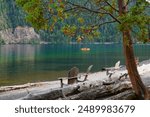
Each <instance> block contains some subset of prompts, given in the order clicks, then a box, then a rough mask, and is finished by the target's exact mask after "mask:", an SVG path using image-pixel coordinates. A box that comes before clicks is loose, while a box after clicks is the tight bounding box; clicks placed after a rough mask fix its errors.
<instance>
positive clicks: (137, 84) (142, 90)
mask: <svg viewBox="0 0 150 117" xmlns="http://www.w3.org/2000/svg"><path fill="white" fill-rule="evenodd" d="M118 7H119V15H120V16H122V15H125V14H126V13H127V6H126V5H125V3H124V0H118ZM124 26H125V28H124V30H123V31H122V34H123V48H124V55H125V60H126V67H127V70H128V74H129V77H130V80H131V83H132V87H133V89H134V91H135V93H136V95H137V96H138V97H139V98H144V99H149V92H148V90H147V88H146V87H145V85H144V84H143V82H142V80H141V77H140V75H139V73H138V70H137V65H136V63H135V56H134V51H133V44H132V39H131V34H130V29H129V28H128V27H127V25H124ZM143 95H144V97H143Z"/></svg>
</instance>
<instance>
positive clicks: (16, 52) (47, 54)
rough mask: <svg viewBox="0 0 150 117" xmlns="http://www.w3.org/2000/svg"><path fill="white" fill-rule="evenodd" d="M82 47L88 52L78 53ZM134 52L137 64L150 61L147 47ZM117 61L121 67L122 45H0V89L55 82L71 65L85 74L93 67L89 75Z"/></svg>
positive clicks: (138, 48)
mask: <svg viewBox="0 0 150 117" xmlns="http://www.w3.org/2000/svg"><path fill="white" fill-rule="evenodd" d="M82 47H89V48H90V49H91V50H90V51H81V50H80V49H81V48H82ZM134 49H135V55H136V56H138V57H139V59H140V61H142V60H146V59H149V58H150V52H149V50H150V45H148V44H147V45H144V44H139V45H134ZM118 60H120V61H121V64H124V56H123V50H122V45H121V44H86V45H85V44H70V45H69V44H68V45H65V44H64V45H63V44H47V45H1V46H0V86H5V85H14V84H24V83H29V82H39V81H49V80H56V79H57V78H58V77H62V76H67V71H68V70H69V69H70V68H72V67H74V66H76V67H78V68H79V69H80V72H86V70H87V67H88V66H89V65H94V66H93V68H92V72H97V71H100V70H101V69H102V68H103V67H109V66H114V64H115V63H116V62H117V61H118Z"/></svg>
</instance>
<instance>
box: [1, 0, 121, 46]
mask: <svg viewBox="0 0 150 117" xmlns="http://www.w3.org/2000/svg"><path fill="white" fill-rule="evenodd" d="M81 2H82V1H81ZM86 22H87V23H88V24H89V22H90V23H92V22H93V19H92V18H91V19H87V21H86ZM70 23H74V19H72V20H70ZM75 24H76V25H78V24H77V23H76V22H75ZM26 26H28V27H29V28H30V24H28V23H27V22H26V20H25V13H24V12H23V11H22V10H21V9H20V8H19V7H18V6H17V5H16V3H15V0H0V40H1V41H0V42H3V41H2V40H5V41H8V40H10V39H7V40H6V39H4V38H5V37H6V38H10V37H11V36H12V35H13V38H16V35H14V33H17V34H21V35H23V34H22V33H24V32H25V33H26V35H28V34H30V33H32V34H33V33H34V34H33V35H28V37H32V38H39V37H40V38H41V40H42V41H46V42H52V43H66V42H70V40H71V41H76V39H75V38H72V39H70V38H68V37H66V36H64V34H63V33H62V32H61V31H60V30H61V29H60V28H61V27H62V26H63V24H58V26H57V27H56V28H55V29H54V31H53V32H51V31H49V30H48V31H43V30H40V31H35V32H34V31H33V30H32V31H33V32H30V31H29V32H27V29H25V30H24V29H23V28H24V27H26ZM16 28H17V31H18V30H19V33H18V32H14V31H16ZM20 28H21V31H20ZM5 32H7V33H6V34H5ZM8 32H9V33H8ZM1 34H3V35H1ZM37 34H39V36H38V35H37ZM5 35H10V36H9V37H8V36H5ZM19 37H20V36H19ZM120 37H121V36H120V33H119V32H117V30H115V24H108V25H105V26H102V27H101V28H100V36H99V37H97V38H95V39H94V40H90V42H91V41H92V42H120ZM22 38H24V37H22ZM24 42H26V37H25V39H23V41H21V43H24ZM86 42H87V41H86ZM8 43H9V42H8ZM10 43H20V41H16V40H15V41H13V42H10Z"/></svg>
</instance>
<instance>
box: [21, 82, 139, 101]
mask: <svg viewBox="0 0 150 117" xmlns="http://www.w3.org/2000/svg"><path fill="white" fill-rule="evenodd" d="M19 99H21V100H45V99H46V100H58V99H59V100H104V99H107V100H110V99H113V100H116V99H119V100H120V99H123V100H127V99H138V98H137V96H136V95H135V93H134V91H133V90H132V87H131V83H130V82H129V81H127V80H125V81H118V82H114V83H111V84H109V85H105V84H103V82H101V81H99V82H98V81H94V82H90V83H89V82H84V83H80V84H75V85H70V86H66V87H64V88H58V89H55V90H52V89H51V90H49V91H45V92H39V93H35V94H30V93H29V94H28V95H27V96H25V97H22V98H19Z"/></svg>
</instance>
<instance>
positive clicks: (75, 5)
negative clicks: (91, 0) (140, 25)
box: [64, 1, 121, 24]
mask: <svg viewBox="0 0 150 117" xmlns="http://www.w3.org/2000/svg"><path fill="white" fill-rule="evenodd" d="M67 3H68V4H71V5H72V6H74V7H73V8H70V9H66V10H65V11H64V12H67V11H70V10H75V9H82V10H86V11H88V12H92V13H95V14H106V15H109V16H110V17H111V18H113V19H114V20H115V21H116V22H118V23H120V24H121V21H119V19H117V18H116V17H115V16H113V15H112V14H111V13H108V12H106V11H105V12H101V11H99V10H94V9H90V8H87V7H85V6H81V5H78V4H74V3H71V2H69V1H68V2H67Z"/></svg>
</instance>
